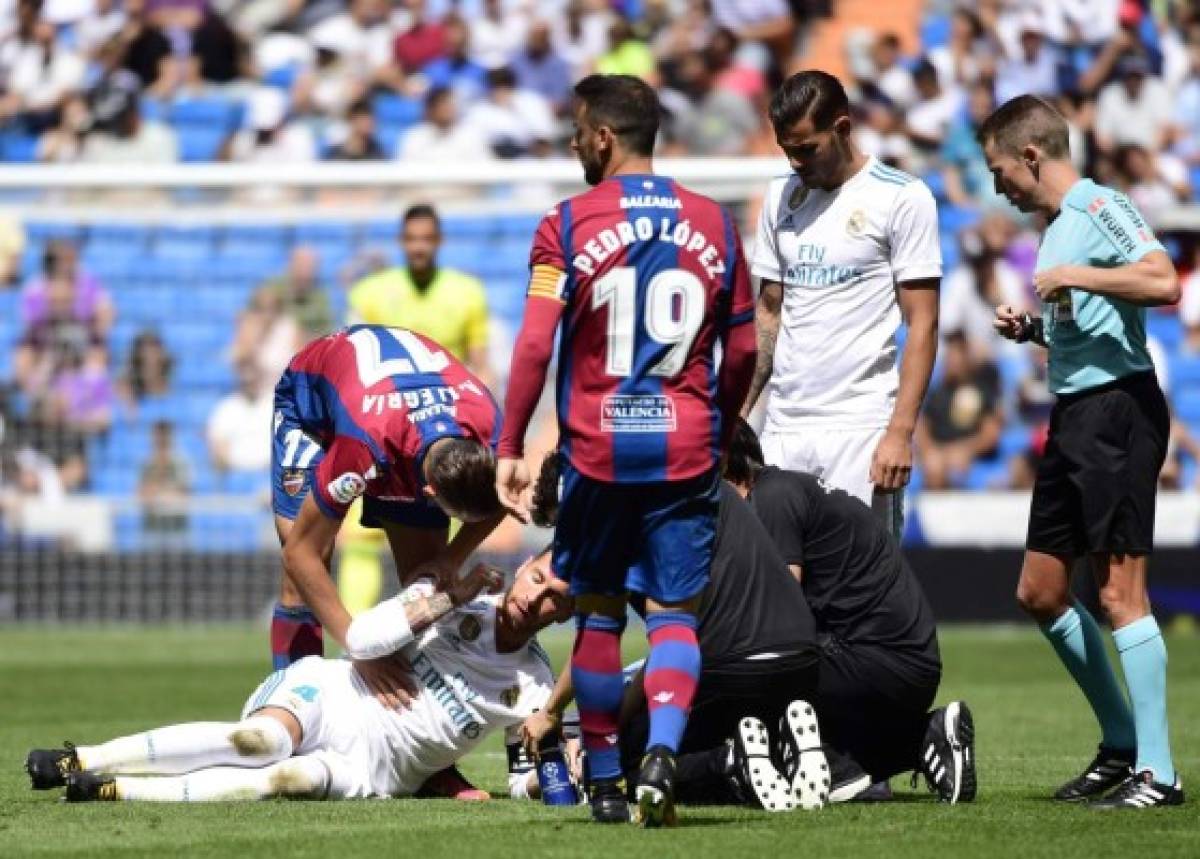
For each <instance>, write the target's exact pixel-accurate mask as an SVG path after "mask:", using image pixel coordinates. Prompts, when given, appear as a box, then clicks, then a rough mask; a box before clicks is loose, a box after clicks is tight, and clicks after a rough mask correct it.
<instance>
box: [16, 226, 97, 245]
mask: <svg viewBox="0 0 1200 859" xmlns="http://www.w3.org/2000/svg"><path fill="white" fill-rule="evenodd" d="M83 232H84V230H83V225H82V224H80V223H78V222H77V221H26V222H25V236H26V238H28V239H29V241H30V242H36V243H38V244H39V245H40V244H43V243H45V242H48V241H51V240H52V239H66V240H68V241H72V242H78V241H80V240H82V239H83Z"/></svg>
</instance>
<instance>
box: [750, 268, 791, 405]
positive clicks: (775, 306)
mask: <svg viewBox="0 0 1200 859" xmlns="http://www.w3.org/2000/svg"><path fill="white" fill-rule="evenodd" d="M782 308H783V284H780V283H776V282H775V281H771V280H764V281H763V282H762V286H761V287H760V289H759V293H758V302H757V303H756V304H755V307H754V330H755V333H756V336H757V341H758V358H757V359H756V360H755V363H754V377H753V378H752V379H751V380H750V393H749V394H747V395H746V402H745V404H744V405H743V406H742V417H745V416H746V415H748V414H750V412H751V411H753V409H754V406H755V404H756V403H757V402H758V398H759V397H760V396H761V395H762V392H763V388H765V387H766V386H767V382H768V381H769V380H770V378H771V372H772V371H773V370H774V368H775V344H776V343H777V342H778V341H779V321H780V316H781V310H782Z"/></svg>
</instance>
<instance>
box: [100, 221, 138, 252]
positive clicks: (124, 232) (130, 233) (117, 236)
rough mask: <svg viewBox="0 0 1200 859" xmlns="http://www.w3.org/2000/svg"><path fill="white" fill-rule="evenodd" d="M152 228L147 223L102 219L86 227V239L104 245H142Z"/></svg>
mask: <svg viewBox="0 0 1200 859" xmlns="http://www.w3.org/2000/svg"><path fill="white" fill-rule="evenodd" d="M151 231H152V228H151V227H150V226H149V225H147V224H134V223H129V222H121V221H104V222H101V223H97V224H92V225H91V226H89V227H88V231H87V234H88V239H89V241H92V242H98V243H102V244H106V245H114V246H115V245H121V246H133V247H144V246H145V245H146V243H147V242H148V241H149V239H150V234H151Z"/></svg>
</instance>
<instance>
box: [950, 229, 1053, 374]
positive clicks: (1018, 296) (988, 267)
mask: <svg viewBox="0 0 1200 859" xmlns="http://www.w3.org/2000/svg"><path fill="white" fill-rule="evenodd" d="M1015 233H1016V225H1015V224H1013V222H1012V221H1011V220H1010V219H1009V218H1008V216H1007V215H1005V214H1004V213H1002V212H999V211H992V212H990V213H988V214H987V215H986V216H985V217H984V219H983V220H982V221H981V222H980V223H979V225H978V226H976V227H974V228H971V229H967V230H964V231H963V232H962V233H961V234H960V235H959V237H958V241H959V247H960V248H961V249H962V263H960V264H959V265H958V267H956V268H955V269H954V270H953V271H951V272H950V274H949V275H948V276H947V277H946V279H945V280H944V281H943V282H942V295H941V309H940V312H939V316H938V326H939V327H940V328H941V329H942V330H943V331H962V332H963V333H965V334H966V336H967V342H968V343H970V344H971V346H972V348H973V349H975V350H976V351H977V353H978V356H979V357H999V356H1000V355H1001V354H1009V355H1014V356H1015V355H1018V354H1019V353H1020V352H1021V347H1020V346H1019V345H1018V344H1015V343H1011V342H1010V341H1007V340H1005V339H1004V338H1003V337H1001V336H1000V335H999V334H997V333H996V329H995V326H994V325H993V322H994V320H995V318H996V308H997V307H998V306H999V305H1001V304H1008V305H1010V306H1012V307H1015V308H1017V309H1018V310H1024V309H1026V308H1031V306H1032V303H1033V302H1032V300H1031V297H1030V296H1029V295H1028V294H1027V293H1026V291H1025V286H1024V283H1023V281H1022V279H1021V275H1020V273H1019V272H1018V271H1017V270H1016V269H1015V268H1013V267H1012V266H1011V265H1010V264H1009V263H1008V261H1007V260H1005V258H1004V252H1005V249H1006V248H1007V247H1008V244H1009V242H1010V241H1011V240H1012V238H1013V236H1014V235H1015Z"/></svg>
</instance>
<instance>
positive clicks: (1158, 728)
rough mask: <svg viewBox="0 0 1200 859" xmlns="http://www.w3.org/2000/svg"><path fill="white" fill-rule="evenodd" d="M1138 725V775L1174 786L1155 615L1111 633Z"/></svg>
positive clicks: (1163, 660) (1163, 656) (1163, 648)
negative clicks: (1150, 772) (1147, 772)
mask: <svg viewBox="0 0 1200 859" xmlns="http://www.w3.org/2000/svg"><path fill="white" fill-rule="evenodd" d="M1113 640H1114V641H1116V643H1117V651H1118V652H1119V653H1120V654H1121V667H1122V668H1124V669H1125V685H1126V686H1128V687H1129V697H1130V699H1131V700H1132V701H1133V718H1134V720H1135V722H1136V724H1137V772H1142V771H1143V770H1153V771H1154V780H1155V781H1156V782H1158V783H1159V784H1174V783H1175V766H1174V765H1173V764H1172V763H1171V741H1170V738H1169V737H1168V735H1167V645H1166V644H1165V643H1164V642H1163V638H1162V632H1161V631H1160V630H1159V628H1158V621H1156V620H1155V619H1154V615H1152V614H1148V615H1146V616H1145V617H1143V618H1139V619H1138V620H1135V621H1134V622H1133V623H1130V624H1127V625H1126V626H1123V627H1121V628H1120V629H1118V630H1115V631H1114V632H1113Z"/></svg>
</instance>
